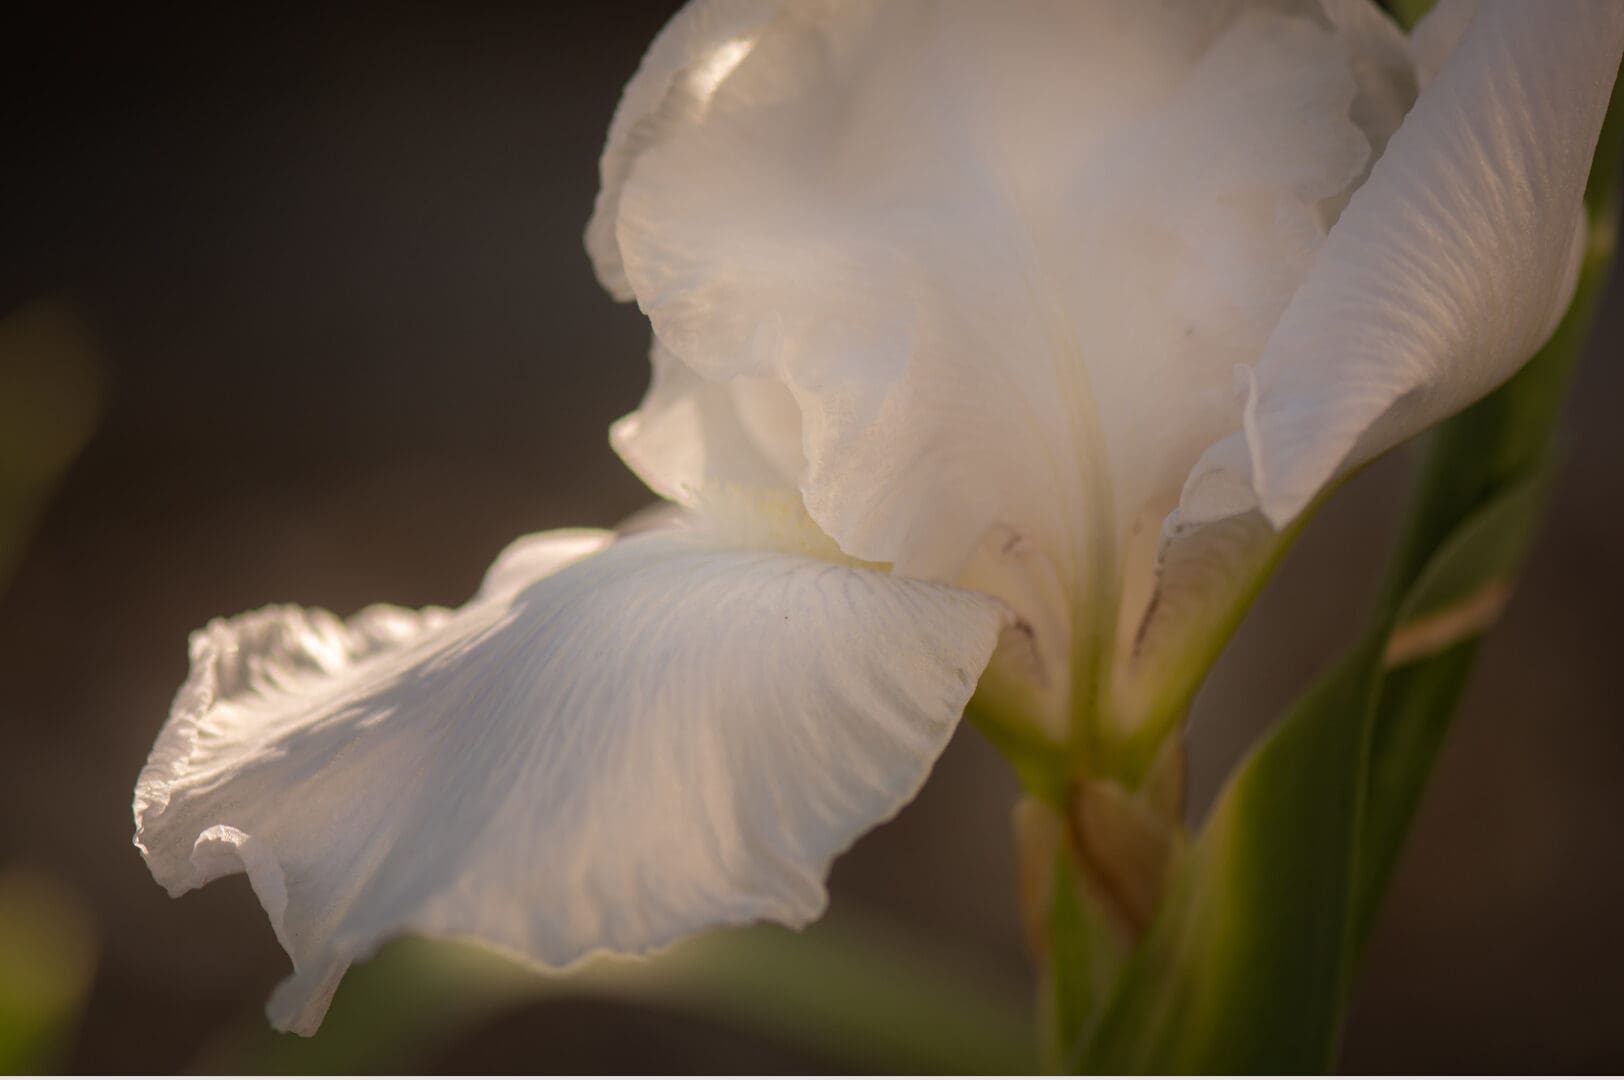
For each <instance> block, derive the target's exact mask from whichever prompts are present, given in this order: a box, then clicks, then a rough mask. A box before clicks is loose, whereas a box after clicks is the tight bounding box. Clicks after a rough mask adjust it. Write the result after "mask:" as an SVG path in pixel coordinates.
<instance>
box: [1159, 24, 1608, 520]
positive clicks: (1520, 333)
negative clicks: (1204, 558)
mask: <svg viewBox="0 0 1624 1080" xmlns="http://www.w3.org/2000/svg"><path fill="white" fill-rule="evenodd" d="M1451 11H1452V12H1454V13H1456V14H1460V13H1462V12H1464V11H1465V8H1464V7H1461V6H1453V7H1452V8H1451ZM1457 21H1458V20H1457ZM1440 25H1441V24H1440ZM1435 36H1439V37H1442V38H1447V37H1450V36H1453V34H1452V33H1449V34H1445V33H1443V32H1442V31H1440V32H1439V35H1435ZM1621 50H1624V4H1619V3H1617V0H1563V2H1561V3H1545V4H1531V3H1526V2H1524V0H1484V2H1483V3H1481V4H1479V5H1478V6H1477V7H1476V9H1475V11H1473V12H1471V20H1470V22H1469V23H1468V24H1467V25H1466V27H1465V30H1464V33H1462V34H1460V37H1459V41H1458V43H1457V44H1456V45H1455V47H1454V50H1453V51H1452V52H1451V53H1450V54H1449V57H1448V59H1447V60H1446V61H1444V62H1443V65H1442V68H1441V70H1439V71H1438V73H1437V76H1436V78H1434V79H1433V80H1432V81H1431V83H1430V84H1429V85H1427V87H1426V89H1425V90H1424V91H1423V92H1422V94H1421V96H1420V98H1419V99H1418V101H1417V102H1416V105H1415V107H1414V109H1413V110H1411V112H1410V113H1409V115H1408V116H1407V117H1406V118H1405V120H1404V123H1403V125H1402V126H1401V127H1400V129H1399V130H1398V132H1397V133H1396V134H1395V135H1394V136H1393V138H1392V139H1391V141H1390V142H1389V143H1388V146H1387V151H1386V153H1385V154H1384V155H1383V156H1382V158H1381V160H1380V161H1378V162H1377V163H1376V166H1375V168H1374V170H1373V171H1372V173H1371V176H1370V179H1369V180H1368V181H1367V182H1366V183H1365V184H1364V185H1363V186H1362V187H1361V188H1360V189H1359V190H1358V191H1357V192H1356V193H1355V194H1354V196H1353V198H1352V200H1351V202H1350V203H1349V204H1348V207H1347V209H1346V210H1345V211H1344V212H1343V214H1342V216H1341V218H1340V219H1339V220H1338V222H1337V224H1336V226H1335V228H1334V229H1333V230H1332V231H1331V233H1330V236H1329V237H1328V238H1327V240H1326V242H1325V245H1324V247H1323V248H1322V249H1321V250H1320V253H1319V256H1318V258H1317V260H1316V262H1315V264H1314V268H1313V271H1312V273H1311V274H1310V275H1309V277H1308V279H1307V280H1306V282H1305V283H1304V284H1303V287H1302V289H1301V290H1300V291H1299V292H1298V293H1297V295H1296V296H1295V297H1294V298H1293V300H1292V302H1291V306H1290V307H1289V308H1288V309H1287V310H1286V313H1285V315H1284V316H1283V317H1282V319H1281V321H1280V325H1279V326H1278V327H1277V328H1276V329H1275V331H1274V333H1273V335H1272V336H1271V337H1270V339H1269V343H1268V347H1267V349H1266V350H1265V351H1264V352H1263V355H1262V357H1261V359H1260V360H1259V362H1258V364H1257V366H1256V372H1255V377H1254V378H1253V381H1252V393H1251V397H1250V400H1249V403H1248V405H1247V409H1246V417H1245V420H1246V422H1245V426H1244V430H1243V431H1242V432H1241V433H1238V434H1235V435H1233V436H1231V437H1230V439H1229V443H1230V444H1231V445H1227V446H1226V445H1219V446H1217V447H1215V448H1214V450H1213V451H1212V453H1211V454H1209V456H1208V458H1207V459H1205V460H1204V462H1203V463H1202V464H1201V465H1200V466H1198V468H1197V470H1196V472H1195V474H1194V475H1193V477H1192V482H1191V486H1190V495H1191V498H1188V499H1187V500H1186V511H1187V512H1189V511H1191V510H1192V506H1193V503H1194V502H1195V501H1197V500H1198V499H1205V498H1206V497H1207V495H1208V494H1210V492H1211V491H1213V490H1215V489H1216V488H1224V487H1233V481H1232V480H1231V481H1228V482H1224V481H1214V479H1213V478H1212V477H1211V476H1210V475H1209V474H1212V473H1215V472H1231V473H1233V471H1234V469H1235V466H1234V465H1233V464H1232V463H1233V462H1235V461H1236V460H1237V459H1238V458H1239V459H1240V460H1242V461H1244V465H1242V466H1241V467H1242V469H1244V471H1245V472H1247V473H1249V474H1250V475H1249V476H1247V477H1245V478H1244V479H1245V480H1246V481H1247V482H1249V484H1250V486H1251V488H1252V489H1253V491H1254V492H1255V494H1256V498H1257V501H1258V504H1259V505H1260V507H1261V508H1262V510H1263V512H1264V513H1265V514H1266V515H1267V516H1268V518H1269V519H1270V520H1271V521H1272V522H1273V523H1274V524H1275V525H1276V526H1277V527H1278V526H1282V525H1284V524H1286V523H1287V522H1289V521H1291V520H1292V519H1293V518H1294V517H1296V516H1297V514H1298V513H1300V512H1301V511H1302V509H1303V508H1304V507H1305V506H1306V505H1307V504H1308V502H1309V501H1310V500H1311V499H1313V497H1314V496H1315V495H1316V494H1317V493H1318V492H1319V490H1320V489H1321V488H1322V487H1323V486H1324V485H1325V483H1326V482H1327V481H1329V480H1330V479H1331V478H1332V477H1333V476H1334V475H1336V474H1337V472H1338V471H1339V470H1342V469H1344V468H1348V467H1351V466H1353V465H1356V464H1358V463H1359V462H1362V461H1365V460H1368V459H1369V458H1371V457H1373V456H1374V455H1376V454H1378V453H1380V452H1381V451H1383V450H1385V449H1387V448H1389V447H1391V446H1393V445H1395V444H1396V443H1398V442H1401V441H1402V440H1404V439H1406V438H1408V437H1409V436H1411V435H1414V434H1416V433H1417V432H1419V431H1421V430H1423V429H1424V428H1426V427H1429V426H1430V425H1432V424H1434V423H1436V422H1437V421H1439V420H1441V419H1443V418H1444V417H1447V416H1449V415H1450V414H1452V413H1454V412H1456V411H1458V410H1460V409H1461V408H1463V407H1465V406H1466V405H1468V404H1470V403H1471V402H1472V401H1474V400H1476V399H1477V398H1479V397H1481V396H1482V395H1483V394H1485V393H1487V392H1488V391H1489V390H1491V389H1493V388H1494V387H1495V386H1496V385H1498V384H1499V383H1500V382H1502V381H1504V380H1505V379H1506V378H1507V377H1508V376H1510V375H1511V374H1512V373H1513V372H1515V371H1516V370H1517V368H1518V367H1520V366H1521V365H1522V364H1523V362H1525V361H1526V360H1527V359H1528V358H1529V357H1530V356H1532V355H1533V353H1534V352H1535V350H1536V349H1537V348H1538V347H1539V346H1540V344H1541V343H1542V342H1543V341H1544V340H1545V338H1546V337H1548V336H1549V334H1550V332H1551V331H1552V329H1554V327H1555V325H1556V322H1557V321H1558V319H1559V318H1560V316H1561V314H1562V312H1563V311H1564V310H1565V309H1566V307H1567V305H1568V302H1569V300H1570V299H1571V297H1572V291H1573V286H1574V282H1575V277H1576V273H1577V265H1578V256H1579V254H1580V247H1581V245H1582V225H1583V217H1582V214H1583V205H1582V197H1583V193H1584V186H1585V180H1586V177H1587V175H1588V172H1589V167H1590V160H1591V156H1592V154H1593V152H1594V150H1595V145H1596V137H1597V134H1598V132H1599V130H1600V128H1601V122H1602V117H1603V116H1604V114H1605V113H1606V109H1607V100H1608V95H1609V92H1610V90H1611V87H1612V83H1613V78H1614V75H1615V73H1616V71H1617V69H1618V64H1619V56H1620V52H1621ZM1428 52H1429V55H1428V56H1423V57H1422V60H1423V62H1424V64H1425V65H1426V66H1431V65H1432V64H1434V63H1436V57H1435V56H1432V55H1430V54H1431V53H1436V52H1437V48H1436V47H1433V46H1429V50H1428ZM1423 74H1424V75H1425V74H1426V72H1423ZM1242 440H1244V443H1245V446H1246V451H1247V452H1246V454H1245V455H1244V456H1242V455H1237V454H1236V452H1235V448H1234V445H1233V444H1234V443H1236V442H1239V441H1242ZM1188 516H1189V517H1191V518H1192V519H1193V518H1196V517H1198V516H1200V515H1199V514H1198V513H1195V512H1190V513H1188Z"/></svg>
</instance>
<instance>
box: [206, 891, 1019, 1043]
mask: <svg viewBox="0 0 1624 1080" xmlns="http://www.w3.org/2000/svg"><path fill="white" fill-rule="evenodd" d="M908 936H909V935H908V934H907V933H906V932H905V931H903V930H902V929H901V928H898V927H894V926H882V925H879V924H876V923H873V922H870V921H866V920H862V919H859V918H857V917H856V916H853V915H851V914H849V913H848V914H844V915H833V916H830V917H828V918H826V919H825V920H823V921H822V922H820V923H819V924H817V925H816V926H815V927H813V928H812V929H810V930H807V931H805V932H804V933H795V932H792V931H789V930H784V929H780V928H777V927H768V926H762V927H753V928H750V929H744V930H729V931H720V932H717V933H713V934H710V935H707V936H705V937H703V938H699V939H696V940H692V941H689V942H685V943H683V944H682V945H679V946H677V947H676V948H674V949H671V950H669V951H668V952H666V953H663V954H661V955H659V956H657V957H655V958H653V959H649V960H626V959H608V958H605V959H600V960H597V961H594V962H591V963H588V964H586V965H585V966H583V967H582V968H580V969H579V970H577V971H574V972H572V973H570V974H567V975H545V974H540V973H537V972H532V971H529V970H527V969H525V968H523V967H521V966H519V965H517V964H514V963H512V962H510V961H508V960H505V959H503V958H502V957H500V956H497V955H495V954H493V953H490V952H487V951H485V950H482V949H479V948H475V947H472V946H464V945H454V944H445V943H434V942H427V941H422V940H419V939H405V940H401V941H397V942H395V943H393V944H391V945H389V946H387V947H386V948H385V949H383V950H382V951H381V952H380V953H379V955H378V956H377V957H376V958H374V959H373V960H371V961H369V962H367V963H365V964H361V965H359V966H357V967H356V968H355V969H354V970H353V971H352V972H351V973H350V974H349V975H348V976H347V977H346V979H345V981H344V983H343V985H342V988H341V989H340V991H339V993H338V995H337V997H336V998H335V999H334V1001H333V1006H332V1010H331V1012H330V1013H329V1014H328V1017H327V1020H326V1021H325V1023H324V1024H323V1025H322V1029H321V1031H320V1032H319V1033H318V1034H317V1035H316V1036H315V1037H313V1038H310V1039H302V1038H299V1037H297V1036H292V1035H278V1034H275V1033H273V1032H271V1031H270V1030H269V1029H268V1028H267V1027H266V1025H265V1021H264V1018H263V1017H262V1016H259V1015H258V1014H255V1015H253V1016H247V1017H244V1018H243V1019H242V1020H241V1021H240V1022H239V1023H238V1024H237V1025H236V1026H235V1027H233V1028H230V1029H227V1030H225V1031H222V1032H221V1033H220V1034H219V1035H218V1036H217V1037H216V1038H215V1040H214V1041H213V1042H212V1043H211V1044H210V1045H209V1046H208V1047H207V1048H206V1049H205V1050H204V1052H203V1054H202V1055H201V1056H200V1057H199V1059H198V1060H197V1061H195V1062H194V1063H193V1070H194V1071H199V1072H227V1073H229V1072H247V1073H298V1074H310V1073H368V1072H391V1071H400V1070H409V1069H411V1068H421V1067H422V1065H423V1062H424V1061H425V1060H431V1059H432V1055H433V1054H434V1053H435V1052H437V1051H442V1050H444V1049H445V1048H446V1047H448V1046H449V1045H451V1044H452V1043H453V1042H454V1041H455V1040H457V1039H458V1038H461V1037H465V1036H467V1035H468V1034H469V1033H470V1032H473V1031H475V1030H477V1029H478V1027H479V1026H480V1025H482V1024H484V1023H487V1022H490V1021H491V1020H493V1019H495V1018H496V1017H498V1016H501V1015H503V1014H506V1013H509V1012H512V1011H514V1010H517V1009H519V1008H522V1007H524V1006H526V1005H533V1004H536V1003H539V1002H544V1001H549V1000H561V999H572V998H573V999H580V998H599V999H609V1000H616V1001H622V1002H633V1003H641V1004H645V1005H649V1006H654V1007H659V1008H662V1009H667V1010H671V1011H676V1012H679V1013H687V1014H689V1015H701V1016H705V1017H707V1018H711V1019H715V1020H719V1021H721V1022H723V1023H726V1024H730V1025H733V1026H735V1027H737V1028H739V1029H743V1030H750V1031H753V1032H756V1033H759V1034H761V1035H764V1036H767V1037H769V1038H771V1039H772V1040H774V1041H775V1042H777V1043H779V1044H781V1045H784V1046H786V1047H791V1048H795V1049H798V1050H801V1051H805V1052H807V1053H810V1054H813V1055H815V1056H816V1057H817V1058H819V1059H820V1060H825V1061H828V1062H830V1063H831V1064H839V1065H843V1066H846V1067H849V1068H851V1069H854V1070H858V1071H873V1072H898V1073H916V1072H926V1073H1007V1072H1029V1071H1031V1070H1032V1069H1033V1068H1034V1067H1035V1065H1036V1059H1035V1051H1034V1046H1033V1041H1032V1034H1031V1033H1032V1022H1031V1018H1030V1017H1029V1016H1028V1015H1027V1013H1026V1011H1025V1010H1024V1009H1023V1008H1020V1007H1016V1006H1013V1005H1012V1004H1011V1002H1010V1000H1009V999H1008V998H1007V997H1005V996H1001V995H999V994H998V993H996V992H994V991H991V990H989V989H988V988H987V987H986V986H985V985H984V984H983V983H982V981H980V980H978V979H977V978H975V976H974V975H973V974H971V973H969V972H967V971H965V970H962V969H960V968H958V967H956V966H955V965H954V964H953V963H952V962H951V961H950V960H946V959H944V958H943V957H942V956H941V955H939V952H940V951H939V950H933V949H931V948H929V947H927V946H926V945H925V944H923V943H919V942H910V941H909V940H908ZM535 1054H536V1057H535V1060H534V1061H533V1062H532V1065H533V1067H534V1068H535V1069H537V1070H538V1071H541V1072H546V1071H547V1070H548V1063H547V1060H546V1047H544V1046H538V1047H536V1048H535Z"/></svg>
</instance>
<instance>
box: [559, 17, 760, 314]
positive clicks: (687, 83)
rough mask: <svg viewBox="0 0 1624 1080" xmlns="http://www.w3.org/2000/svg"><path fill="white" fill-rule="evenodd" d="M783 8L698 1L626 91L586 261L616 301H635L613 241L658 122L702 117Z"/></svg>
mask: <svg viewBox="0 0 1624 1080" xmlns="http://www.w3.org/2000/svg"><path fill="white" fill-rule="evenodd" d="M779 7H780V4H779V3H777V2H775V0H693V2H692V3H689V4H687V5H686V6H685V7H683V9H682V10H681V11H679V12H678V13H677V14H676V16H675V17H674V18H673V19H672V20H671V21H670V22H669V23H667V24H666V25H665V28H664V29H663V30H661V31H660V33H659V35H658V36H657V37H655V39H654V41H653V43H652V44H650V45H649V49H648V52H647V53H646V54H645V55H644V57H643V62H642V64H641V65H639V66H638V69H637V74H636V75H634V76H633V77H632V80H631V82H629V83H627V84H626V90H625V92H624V93H622V94H621V97H620V105H619V106H618V107H617V108H616V110H615V118H614V121H613V123H611V124H610V126H609V138H608V141H607V142H606V143H605V145H604V148H603V159H602V161H601V162H600V163H599V167H598V171H599V179H600V182H601V187H600V188H599V190H598V201H597V205H596V207H595V208H594V209H593V213H592V220H591V221H590V222H588V223H587V227H586V248H587V254H589V255H590V256H591V257H592V263H593V266H594V267H595V268H596V269H597V272H598V280H599V281H601V282H603V285H604V288H606V289H608V290H609V291H610V292H611V293H612V294H614V296H615V298H616V299H619V300H630V299H631V298H632V291H631V285H630V284H628V283H627V281H626V272H625V269H624V267H622V266H621V262H620V244H619V242H618V241H617V240H616V239H615V222H616V219H617V218H618V216H619V214H620V189H621V185H623V184H624V183H625V182H626V173H627V172H628V171H629V170H630V169H631V166H632V163H633V162H634V161H636V160H637V156H638V154H640V153H642V151H643V150H644V149H645V148H646V147H647V146H648V144H649V140H650V139H651V138H652V137H653V136H654V135H655V134H656V133H657V132H658V130H659V121H658V119H657V118H656V115H655V114H657V113H659V112H661V111H665V112H669V113H680V112H683V111H693V112H696V113H697V112H699V111H701V110H703V108H704V106H705V103H706V101H707V100H708V99H709V97H710V95H711V94H713V93H714V92H715V91H716V88H717V86H718V85H719V84H720V82H721V79H722V78H723V77H725V76H726V75H727V74H728V72H729V69H730V66H731V65H734V64H737V63H738V61H739V60H741V59H742V58H743V53H744V52H747V51H748V47H749V44H750V42H751V41H752V40H753V37H754V34H755V32H756V31H757V30H758V29H759V28H760V27H761V26H763V25H764V24H766V23H767V22H769V21H770V20H771V19H773V18H774V17H775V16H776V15H777V13H778V9H779Z"/></svg>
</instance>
